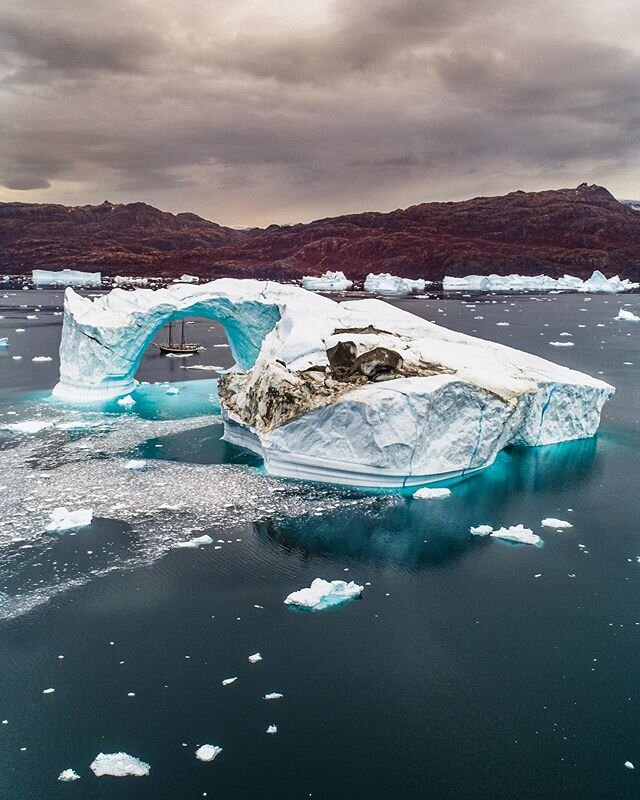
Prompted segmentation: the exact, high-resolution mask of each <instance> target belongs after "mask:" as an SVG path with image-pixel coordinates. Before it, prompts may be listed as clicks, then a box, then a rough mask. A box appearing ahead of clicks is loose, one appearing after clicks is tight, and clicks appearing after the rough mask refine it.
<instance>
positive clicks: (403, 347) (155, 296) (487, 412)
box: [54, 278, 614, 487]
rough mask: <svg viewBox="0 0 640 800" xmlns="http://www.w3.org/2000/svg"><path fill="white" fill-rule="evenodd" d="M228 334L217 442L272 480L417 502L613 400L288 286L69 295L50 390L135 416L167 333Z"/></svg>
mask: <svg viewBox="0 0 640 800" xmlns="http://www.w3.org/2000/svg"><path fill="white" fill-rule="evenodd" d="M196 315H197V316H203V317H207V318H209V319H213V320H216V321H218V322H220V323H221V324H222V325H223V327H224V328H225V330H226V333H227V337H228V339H229V344H230V346H231V351H232V354H233V357H234V359H235V362H236V363H235V366H234V367H233V368H232V369H230V370H228V371H227V372H226V373H225V375H223V376H222V378H221V379H220V381H219V395H220V403H221V408H222V415H223V420H224V438H225V440H226V441H229V442H231V443H233V444H236V445H239V446H242V447H245V448H247V449H249V450H252V451H254V452H255V453H257V454H259V455H260V456H261V457H262V458H263V459H264V464H265V469H266V471H267V472H268V473H270V474H272V475H278V476H282V477H290V478H299V479H303V480H318V481H325V482H328V483H334V484H344V485H351V486H367V487H375V486H377V487H411V486H413V487H419V486H424V485H426V484H430V483H435V482H441V481H446V480H449V479H451V478H454V477H459V476H464V475H468V474H471V473H473V472H475V471H477V470H479V469H482V468H484V467H487V466H489V465H490V464H491V463H493V461H494V459H495V458H496V456H497V454H498V453H499V452H500V450H502V449H503V448H504V447H507V446H509V445H522V446H532V447H533V446H538V445H545V444H554V443H556V442H562V441H567V440H569V439H580V438H585V437H590V436H593V435H594V434H595V433H596V431H597V428H598V425H599V422H600V413H601V410H602V407H603V405H604V403H605V402H606V400H608V399H609V398H610V397H611V395H612V394H613V392H614V388H613V387H612V386H610V385H609V384H607V383H605V382H604V381H601V380H598V379H596V378H592V377H590V376H588V375H585V374H584V373H581V372H577V371H575V370H571V369H568V368H567V367H562V366H559V365H556V364H554V363H552V362H550V361H547V360H546V359H543V358H540V357H538V356H534V355H530V354H528V353H524V352H521V351H518V350H515V349H512V348H510V347H507V346H505V345H502V344H497V343H494V342H489V341H483V340H482V339H478V338H476V337H473V336H468V335H466V334H463V333H457V332H456V331H452V330H448V329H446V328H443V327H441V326H439V325H436V324H434V323H432V322H428V321H427V320H424V319H421V318H420V317H417V316H415V315H413V314H410V313H409V312H407V311H403V310H401V309H398V308H395V307H393V306H391V305H389V304H388V303H385V302H384V301H382V300H376V299H371V298H370V299H365V300H356V301H344V302H341V303H338V302H335V301H334V300H332V299H331V298H329V297H323V296H322V295H318V294H315V293H312V292H307V291H305V290H304V289H301V288H300V287H296V286H290V285H281V284H277V283H272V282H261V281H253V280H235V279H227V278H225V279H221V280H217V281H212V282H211V283H207V284H201V285H199V286H190V285H185V284H175V285H173V286H171V287H169V288H167V289H158V290H156V291H152V290H148V289H140V290H135V291H123V290H120V289H114V290H113V291H111V292H110V293H109V294H107V295H104V296H102V297H99V298H96V299H94V300H92V299H91V298H84V297H81V296H80V295H78V294H77V293H76V292H74V291H73V289H67V291H66V294H65V317H64V326H63V335H62V342H61V345H60V381H59V383H58V384H57V386H56V387H55V389H54V395H55V396H56V397H58V398H60V399H61V400H65V401H70V402H73V403H74V404H77V403H83V402H92V401H104V400H107V399H112V398H121V399H120V400H119V401H118V402H120V403H125V402H131V400H130V399H128V398H129V394H130V392H131V391H133V390H134V389H135V387H136V381H135V379H134V376H135V373H136V370H137V367H138V364H139V362H140V359H141V358H142V355H143V353H144V351H145V349H146V348H147V346H148V345H149V344H150V342H151V340H152V339H153V337H154V335H155V333H156V332H157V331H158V330H159V329H160V328H161V327H163V326H164V325H165V324H167V322H169V321H170V320H171V319H176V318H177V319H180V318H183V317H186V316H196Z"/></svg>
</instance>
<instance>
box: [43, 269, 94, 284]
mask: <svg viewBox="0 0 640 800" xmlns="http://www.w3.org/2000/svg"><path fill="white" fill-rule="evenodd" d="M31 277H32V280H33V282H34V283H35V284H36V286H93V287H97V286H100V285H101V283H102V276H101V274H100V273H99V272H81V271H80V270H77V269H61V270H48V269H34V270H33V271H32V273H31Z"/></svg>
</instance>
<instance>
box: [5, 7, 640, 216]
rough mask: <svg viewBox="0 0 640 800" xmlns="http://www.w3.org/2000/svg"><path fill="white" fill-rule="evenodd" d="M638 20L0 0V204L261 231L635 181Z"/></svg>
mask: <svg viewBox="0 0 640 800" xmlns="http://www.w3.org/2000/svg"><path fill="white" fill-rule="evenodd" d="M639 23H640V12H639V11H638V8H637V4H636V3H635V2H634V0H613V2H612V3H610V4H607V7H606V9H605V7H604V6H603V5H602V3H601V2H600V0H598V2H595V0H563V2H560V0H538V2H537V3H531V2H530V0H527V1H526V2H525V0H448V1H447V2H446V3H445V2H442V0H369V2H367V3H363V2H361V0H333V1H332V2H326V0H297V2H296V1H295V0H277V2H275V3H270V4H267V3H257V2H255V0H235V2H234V3H228V2H227V1H226V0H225V2H223V1H222V0H180V2H178V0H156V2H154V3H151V2H150V0H83V2H82V3H78V2H77V0H56V2H55V3H51V2H49V0H5V2H4V3H3V4H2V5H1V6H0V108H1V109H2V119H3V124H2V125H1V126H0V200H21V201H25V202H63V203H69V204H80V203H90V202H101V201H102V200H104V199H106V198H108V199H110V200H112V201H115V202H128V201H132V200H145V201H147V202H150V203H153V204H154V205H158V206H160V207H161V208H164V209H168V210H173V211H180V210H193V211H196V212H198V213H200V214H202V215H203V216H206V217H208V218H210V219H215V220H216V221H219V222H222V223H225V224H238V225H253V224H260V225H266V224H269V223H270V222H288V221H297V220H309V219H312V218H314V217H318V216H326V215H330V214H337V213H345V212H349V211H358V210H364V209H380V210H386V209H390V208H394V207H397V206H406V205H409V204H411V203H416V202H422V201H425V200H431V199H459V198H463V197H469V196H473V195H476V194H497V193H501V192H505V191H510V190H513V189H517V188H524V189H538V188H548V187H554V186H562V185H575V184H577V183H580V182H582V181H583V180H587V181H589V182H598V183H603V184H605V185H607V186H608V187H609V188H610V189H611V190H612V191H614V193H616V194H617V195H618V196H623V197H626V196H631V197H633V196H638V195H640V181H639V179H640V159H639V155H640V135H639V134H640V102H639V99H640V98H639V96H638V95H639V94H640V48H639V45H638V39H637V36H635V37H634V36H633V31H634V30H638V24H639ZM636 186H638V188H637V189H636Z"/></svg>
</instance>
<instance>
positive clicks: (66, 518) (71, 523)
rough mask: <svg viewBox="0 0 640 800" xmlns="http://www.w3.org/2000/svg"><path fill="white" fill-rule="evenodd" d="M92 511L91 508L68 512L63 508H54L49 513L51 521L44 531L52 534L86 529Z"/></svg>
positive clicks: (91, 517)
mask: <svg viewBox="0 0 640 800" xmlns="http://www.w3.org/2000/svg"><path fill="white" fill-rule="evenodd" d="M92 519H93V510H92V509H91V508H79V509H78V510H77V511H69V510H68V509H67V508H65V507H64V506H60V507H59V508H54V509H53V511H52V512H51V521H50V522H49V524H48V525H47V527H46V528H45V530H47V531H49V532H52V531H56V532H60V531H72V530H75V529H76V528H86V526H87V525H91V521H92Z"/></svg>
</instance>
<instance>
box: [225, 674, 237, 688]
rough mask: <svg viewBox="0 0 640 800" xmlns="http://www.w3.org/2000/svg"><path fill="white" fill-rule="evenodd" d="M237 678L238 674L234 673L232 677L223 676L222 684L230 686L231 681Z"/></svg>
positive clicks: (233, 681)
mask: <svg viewBox="0 0 640 800" xmlns="http://www.w3.org/2000/svg"><path fill="white" fill-rule="evenodd" d="M237 680H238V676H237V675H236V676H235V677H234V678H225V679H224V680H223V681H222V685H223V686H231V684H232V683H235V682H236V681H237Z"/></svg>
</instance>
